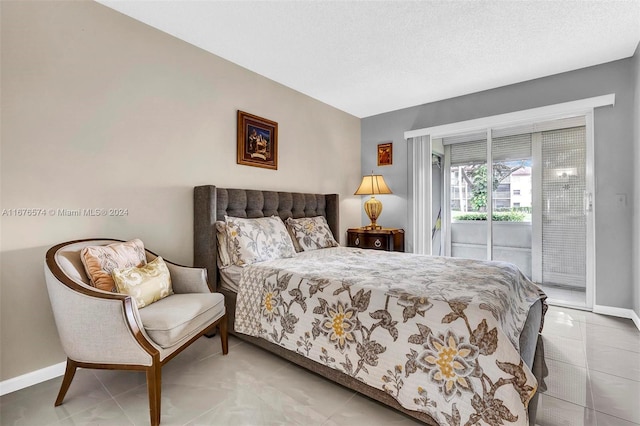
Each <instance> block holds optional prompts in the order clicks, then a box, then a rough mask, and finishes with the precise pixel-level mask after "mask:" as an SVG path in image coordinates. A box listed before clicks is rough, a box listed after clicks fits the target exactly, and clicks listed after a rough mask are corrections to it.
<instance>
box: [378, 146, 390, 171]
mask: <svg viewBox="0 0 640 426" xmlns="http://www.w3.org/2000/svg"><path fill="white" fill-rule="evenodd" d="M392 164H393V143H391V142H387V143H381V144H378V166H390V165H392Z"/></svg>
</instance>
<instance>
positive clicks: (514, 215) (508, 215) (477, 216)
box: [454, 211, 525, 222]
mask: <svg viewBox="0 0 640 426" xmlns="http://www.w3.org/2000/svg"><path fill="white" fill-rule="evenodd" d="M491 217H492V218H493V221H494V222H523V221H524V218H525V214H524V213H522V212H515V211H514V212H493V214H492V215H491ZM454 220H457V221H458V220H487V213H483V212H477V213H463V214H461V215H458V216H456V217H454Z"/></svg>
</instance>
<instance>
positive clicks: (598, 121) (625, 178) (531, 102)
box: [361, 54, 638, 308]
mask: <svg viewBox="0 0 640 426" xmlns="http://www.w3.org/2000/svg"><path fill="white" fill-rule="evenodd" d="M634 61H637V54H636V57H635V58H633V59H632V58H628V59H624V60H620V61H615V62H611V63H607V64H602V65H598V66H594V67H590V68H585V69H580V70H576V71H571V72H567V73H563V74H558V75H553V76H549V77H545V78H541V79H537V80H532V81H527V82H524V83H519V84H514V85H510V86H505V87H500V88H497V89H493V90H488V91H484V92H479V93H473V94H470V95H466V96H461V97H457V98H452V99H446V100H443V101H439V102H434V103H429V104H424V105H420V106H416V107H411V108H406V109H402V110H398V111H393V112H389V113H386V114H380V115H376V116H372V117H367V118H365V119H363V120H362V126H361V128H362V170H363V171H368V170H370V169H374V170H377V171H379V172H380V173H382V174H384V176H385V179H388V183H389V185H390V186H391V188H392V189H393V190H394V196H387V197H394V198H390V199H389V200H387V198H383V197H380V198H381V200H382V201H383V203H384V207H385V212H384V213H383V216H382V219H381V223H382V224H383V225H385V226H398V227H402V228H406V227H407V182H408V168H407V149H406V142H405V141H404V132H405V131H407V130H415V129H421V128H425V127H431V126H436V125H441V124H447V123H454V122H458V121H464V120H470V119H474V118H481V117H487V116H491V115H497V114H503V113H508V112H513V111H519V110H525V109H529V108H536V107H541V106H546V105H550V104H556V103H561V102H568V101H573V100H577V99H584V98H589V97H593V96H599V95H605V94H608V93H615V95H616V105H615V106H614V107H604V108H599V109H597V110H596V113H595V119H594V121H595V175H596V190H595V214H596V259H597V260H596V283H597V288H596V294H595V304H597V305H604V306H613V307H620V308H631V307H632V305H633V295H634V288H633V285H632V282H633V281H632V280H633V278H632V273H633V267H632V263H633V262H632V247H633V237H632V232H631V229H632V225H633V220H632V211H633V206H634V196H633V194H634V184H633V182H634V168H635V169H637V168H638V163H637V159H636V164H634V157H633V155H632V153H633V151H634V130H633V129H634V127H633V112H634V78H635V79H637V74H636V76H635V77H634V66H633V63H634ZM384 141H393V143H394V154H395V158H394V164H393V166H389V169H386V168H385V169H377V168H376V167H374V165H375V164H376V163H375V161H376V159H375V146H376V144H378V143H381V142H384ZM636 142H637V141H636ZM636 178H637V176H636ZM616 193H626V194H627V197H628V201H629V202H628V204H627V206H625V207H617V206H616V203H615V194H616ZM635 198H637V197H635ZM363 222H364V220H363ZM637 222H638V220H637V219H636V223H637ZM636 239H637V236H636Z"/></svg>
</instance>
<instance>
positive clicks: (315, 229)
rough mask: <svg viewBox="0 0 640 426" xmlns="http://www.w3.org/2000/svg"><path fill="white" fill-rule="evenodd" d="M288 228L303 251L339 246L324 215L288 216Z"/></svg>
mask: <svg viewBox="0 0 640 426" xmlns="http://www.w3.org/2000/svg"><path fill="white" fill-rule="evenodd" d="M286 223H287V229H288V230H289V232H290V233H291V237H292V238H293V240H294V241H296V242H297V243H298V244H297V245H298V247H300V248H301V249H302V250H303V251H310V250H317V249H321V248H327V247H338V245H339V244H338V242H337V241H336V240H335V238H333V233H332V232H331V229H330V228H329V224H328V223H327V219H325V218H324V216H316V217H302V218H300V219H294V218H291V217H290V218H288V219H287V221H286Z"/></svg>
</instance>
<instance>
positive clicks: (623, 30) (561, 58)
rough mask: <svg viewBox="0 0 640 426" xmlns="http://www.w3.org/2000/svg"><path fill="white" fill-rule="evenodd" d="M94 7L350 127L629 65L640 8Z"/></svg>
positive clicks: (608, 2) (427, 4)
mask: <svg viewBox="0 0 640 426" xmlns="http://www.w3.org/2000/svg"><path fill="white" fill-rule="evenodd" d="M99 3H101V4H104V5H106V6H108V7H111V8H113V9H115V10H118V11H120V12H122V13H124V14H126V15H128V16H131V17H132V18H135V19H137V20H139V21H142V22H144V23H146V24H148V25H151V26H153V27H155V28H158V29H160V30H162V31H164V32H167V33H169V34H172V35H173V36H175V37H178V38H180V39H182V40H185V41H187V42H189V43H191V44H193V45H195V46H198V47H200V48H202V49H205V50H207V51H209V52H211V53H214V54H216V55H218V56H220V57H222V58H225V59H227V60H229V61H231V62H234V63H236V64H238V65H240V66H242V67H245V68H248V69H250V70H252V71H254V72H256V73H258V74H261V75H263V76H265V77H268V78H270V79H272V80H275V81H277V82H279V83H281V84H283V85H285V86H288V87H291V88H293V89H295V90H297V91H299V92H302V93H305V94H307V95H309V96H311V97H313V98H315V99H318V100H320V101H322V102H325V103H327V104H329V105H332V106H334V107H336V108H338V109H340V110H343V111H346V112H348V113H350V114H353V115H355V116H357V117H368V116H371V115H375V114H380V113H384V112H388V111H393V110H397V109H400V108H405V107H410V106H414V105H420V104H424V103H428V102H433V101H438V100H442V99H446V98H451V97H454V96H460V95H464V94H468V93H473V92H478V91H481V90H487V89H491V88H495V87H500V86H505V85H508V84H513V83H518V82H521V81H526V80H531V79H535V78H539V77H544V76H547V75H552V74H557V73H561V72H565V71H570V70H573V69H578V68H584V67H588V66H591V65H596V64H600V63H604V62H610V61H614V60H617V59H622V58H627V57H630V56H632V55H633V53H634V51H635V49H636V46H637V45H638V42H639V41H640V0H629V1H612V0H605V1H566V0H547V1H526V0H524V1H514V0H500V1H483V0H479V1H441V0H440V1H145V0H136V1H133V0H130V1H113V0H99Z"/></svg>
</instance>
